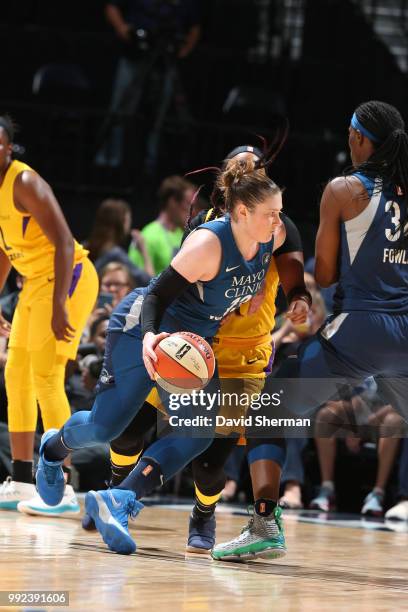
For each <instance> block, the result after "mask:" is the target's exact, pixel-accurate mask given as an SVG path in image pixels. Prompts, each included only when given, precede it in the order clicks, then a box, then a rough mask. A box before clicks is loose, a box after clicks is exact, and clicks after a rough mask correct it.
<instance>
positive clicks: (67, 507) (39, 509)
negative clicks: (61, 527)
mask: <svg viewBox="0 0 408 612" xmlns="http://www.w3.org/2000/svg"><path fill="white" fill-rule="evenodd" d="M17 510H18V511H19V512H22V513H23V514H32V515H41V516H66V517H70V516H75V514H79V511H80V507H79V504H78V500H77V498H76V495H75V491H74V489H73V488H72V486H71V485H65V491H64V497H63V498H62V500H61V501H60V503H59V504H57V505H56V506H47V504H45V503H44V502H43V500H42V499H41V497H40V496H39V495H38V493H37V492H36V493H35V495H34V497H32V498H31V499H28V500H25V501H21V502H20V503H19V504H18V506H17Z"/></svg>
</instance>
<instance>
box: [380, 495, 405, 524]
mask: <svg viewBox="0 0 408 612" xmlns="http://www.w3.org/2000/svg"><path fill="white" fill-rule="evenodd" d="M385 518H386V519H391V520H393V521H408V500H406V499H404V500H402V501H400V502H398V504H396V505H395V506H393V507H392V508H390V509H389V510H388V511H387V512H386V513H385Z"/></svg>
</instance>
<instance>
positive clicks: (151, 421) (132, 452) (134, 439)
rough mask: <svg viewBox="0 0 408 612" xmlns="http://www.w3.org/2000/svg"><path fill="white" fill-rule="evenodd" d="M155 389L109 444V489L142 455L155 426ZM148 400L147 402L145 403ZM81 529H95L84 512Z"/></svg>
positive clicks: (116, 483) (129, 470) (127, 473)
mask: <svg viewBox="0 0 408 612" xmlns="http://www.w3.org/2000/svg"><path fill="white" fill-rule="evenodd" d="M153 393H154V394H155V396H157V392H156V391H155V389H153V390H152V391H151V393H149V395H148V397H147V399H146V402H145V403H144V404H143V406H142V407H141V409H140V410H139V412H138V413H137V414H136V416H135V417H134V418H133V420H132V422H131V423H130V424H129V425H128V426H127V427H126V429H125V430H124V431H123V432H122V433H121V434H120V436H118V437H117V438H115V440H112V442H111V443H110V461H111V480H110V483H109V486H110V487H117V486H119V485H120V484H121V482H122V481H123V480H124V479H125V478H126V476H128V475H129V474H130V472H131V471H132V470H133V468H134V467H135V465H136V463H137V462H138V460H139V458H140V457H141V455H142V452H143V448H144V444H145V435H146V433H147V432H148V431H149V430H150V429H151V428H152V427H154V426H155V425H156V422H157V412H156V409H155V407H154V406H153V405H152V404H151V403H149V402H152V401H153V399H152V397H153ZM147 400H149V402H148V401H147ZM82 527H83V528H84V529H86V530H87V531H93V530H94V529H96V527H95V523H94V521H93V519H92V518H91V517H90V516H89V515H88V514H87V513H86V512H85V514H84V517H83V519H82Z"/></svg>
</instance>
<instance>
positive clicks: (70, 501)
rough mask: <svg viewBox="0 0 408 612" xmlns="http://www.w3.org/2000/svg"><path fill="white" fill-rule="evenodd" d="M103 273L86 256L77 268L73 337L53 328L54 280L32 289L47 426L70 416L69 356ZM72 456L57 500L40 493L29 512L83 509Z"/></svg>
mask: <svg viewBox="0 0 408 612" xmlns="http://www.w3.org/2000/svg"><path fill="white" fill-rule="evenodd" d="M97 292H98V278H97V274H96V271H95V268H94V267H93V265H92V264H91V262H90V261H89V260H88V259H86V258H84V259H83V260H82V261H81V262H79V263H77V264H76V265H75V267H74V270H73V273H72V281H71V286H70V289H69V292H68V296H67V301H66V308H67V313H68V318H69V321H70V324H71V325H72V327H73V328H74V329H75V333H74V336H73V338H72V340H71V341H70V342H69V343H66V342H61V341H57V340H56V339H55V336H54V334H53V333H52V330H51V317H52V299H53V283H50V282H45V283H43V284H41V285H39V286H38V288H36V290H35V292H34V293H33V294H32V296H33V297H32V301H33V303H32V305H31V308H30V317H29V324H28V339H27V346H28V350H29V353H30V361H31V370H32V376H33V382H34V390H35V395H36V398H37V401H38V404H39V407H40V410H41V416H42V420H43V425H44V430H45V431H47V430H49V429H60V428H61V427H62V426H63V424H64V423H65V422H66V421H67V420H68V419H69V417H70V416H71V409H70V405H69V402H68V398H67V396H66V393H65V370H66V364H67V361H68V359H75V357H76V353H77V350H78V346H79V342H80V339H81V335H82V330H83V328H84V326H85V324H86V321H87V319H88V317H89V315H90V313H91V311H92V308H93V306H94V304H95V300H96V297H97ZM69 466H70V458H69V457H67V458H66V459H65V461H64V468H63V469H64V472H65V477H66V482H67V486H66V488H65V491H64V496H63V498H62V499H61V501H60V503H59V504H57V505H56V506H53V507H49V506H48V505H47V504H45V503H44V502H43V500H41V498H40V497H39V496H38V495H36V496H35V497H34V498H33V499H32V500H27V501H25V502H23V503H21V504H20V505H19V508H18V509H19V510H20V511H21V512H25V513H28V514H45V515H53V516H71V515H72V514H78V513H79V511H80V508H79V504H78V502H77V500H76V497H75V493H74V491H73V489H72V486H71V484H70V467H69Z"/></svg>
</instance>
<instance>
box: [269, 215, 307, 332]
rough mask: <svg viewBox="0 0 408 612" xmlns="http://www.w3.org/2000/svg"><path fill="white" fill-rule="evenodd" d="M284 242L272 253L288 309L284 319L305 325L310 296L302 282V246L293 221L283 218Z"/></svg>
mask: <svg viewBox="0 0 408 612" xmlns="http://www.w3.org/2000/svg"><path fill="white" fill-rule="evenodd" d="M283 222H284V224H285V228H286V240H285V242H284V244H283V245H282V246H281V247H280V248H279V249H278V250H277V251H275V253H274V258H275V263H276V268H277V270H278V275H279V281H280V283H281V285H282V289H283V292H284V294H285V296H286V299H287V302H288V305H289V308H288V310H287V312H286V317H287V318H288V319H290V320H291V321H292V323H294V324H295V325H296V324H298V325H299V324H301V323H305V321H306V319H307V315H308V313H309V309H310V306H311V304H312V296H311V295H310V293H309V291H308V290H307V289H306V286H305V281H304V273H305V270H304V260H303V244H302V239H301V237H300V233H299V230H298V228H297V227H296V225H295V224H294V223H293V221H292V220H291V219H290V218H289V217H287V216H286V215H285V216H284V217H283Z"/></svg>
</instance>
